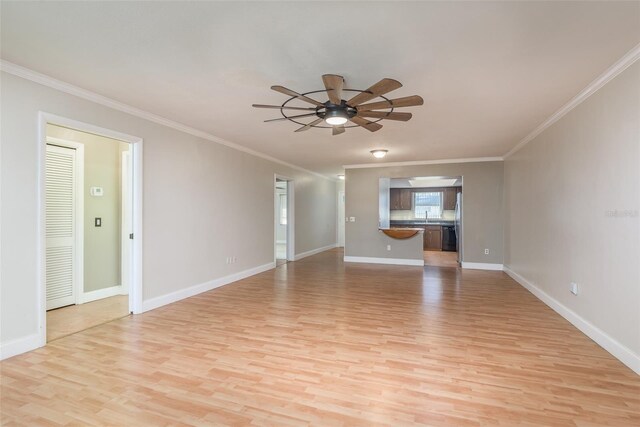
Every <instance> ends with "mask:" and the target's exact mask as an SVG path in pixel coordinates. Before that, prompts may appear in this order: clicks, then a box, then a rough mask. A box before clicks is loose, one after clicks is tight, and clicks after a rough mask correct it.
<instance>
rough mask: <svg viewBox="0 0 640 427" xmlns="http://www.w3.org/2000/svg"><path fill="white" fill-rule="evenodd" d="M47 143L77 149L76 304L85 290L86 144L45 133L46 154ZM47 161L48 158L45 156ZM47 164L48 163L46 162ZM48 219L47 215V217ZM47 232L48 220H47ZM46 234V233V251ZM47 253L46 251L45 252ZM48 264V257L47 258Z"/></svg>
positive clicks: (74, 223) (74, 208)
mask: <svg viewBox="0 0 640 427" xmlns="http://www.w3.org/2000/svg"><path fill="white" fill-rule="evenodd" d="M47 145H54V146H58V147H63V148H69V149H72V150H75V151H76V155H75V160H74V161H75V165H74V168H75V171H74V176H73V179H74V181H75V182H74V185H75V191H74V192H75V194H74V199H75V204H74V207H73V210H74V221H73V228H74V230H73V234H74V236H75V239H74V242H73V244H74V251H75V252H74V254H73V279H74V280H73V297H74V298H73V299H74V302H75V303H76V304H79V303H80V302H81V296H82V294H83V292H84V144H81V143H79V142H74V141H67V140H66V139H61V138H55V137H52V136H46V135H45V156H46V150H47V147H46V146H47ZM45 162H46V158H45ZM45 166H46V163H45ZM45 212H46V193H45ZM45 221H46V217H45ZM45 233H46V222H45ZM46 244H47V242H46V235H45V251H46ZM45 255H46V253H45ZM45 266H46V259H45ZM46 285H47V283H46V277H45V310H46V305H47V301H46Z"/></svg>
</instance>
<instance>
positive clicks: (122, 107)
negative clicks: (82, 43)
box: [0, 59, 337, 181]
mask: <svg viewBox="0 0 640 427" xmlns="http://www.w3.org/2000/svg"><path fill="white" fill-rule="evenodd" d="M0 70H2V71H4V72H6V73H9V74H13V75H14V76H17V77H21V78H23V79H26V80H30V81H32V82H35V83H38V84H41V85H44V86H47V87H50V88H53V89H56V90H59V91H61V92H65V93H68V94H70V95H73V96H77V97H78V98H82V99H86V100H88V101H91V102H95V103H96V104H100V105H104V106H105V107H109V108H112V109H114V110H118V111H122V112H124V113H127V114H131V115H132V116H136V117H140V118H143V119H145V120H149V121H150V122H154V123H158V124H160V125H163V126H167V127H170V128H172V129H176V130H178V131H180V132H184V133H188V134H189V135H193V136H196V137H198V138H202V139H206V140H208V141H212V142H215V143H217V144H221V145H224V146H226V147H230V148H233V149H235V150H238V151H242V152H244V153H248V154H251V155H253V156H256V157H260V158H262V159H265V160H269V161H271V162H274V163H279V164H281V165H284V166H288V167H290V168H293V169H297V170H299V171H302V172H306V173H310V174H312V175H315V176H318V177H320V178H324V179H327V180H329V181H337V178H331V177H328V176H326V175H322V174H320V173H318V172H314V171H311V170H309V169H305V168H303V167H300V166H297V165H294V164H292V163H288V162H285V161H282V160H279V159H276V158H275V157H271V156H269V155H267V154H264V153H261V152H259V151H255V150H252V149H250V148H247V147H244V146H242V145H239V144H236V143H234V142H231V141H227V140H226V139H223V138H220V137H218V136H215V135H212V134H210V133H207V132H203V131H201V130H198V129H195V128H192V127H190V126H187V125H183V124H182V123H178V122H175V121H173V120H169V119H166V118H164V117H161V116H158V115H156V114H153V113H150V112H148V111H144V110H141V109H139V108H136V107H132V106H130V105H127V104H125V103H122V102H119V101H116V100H114V99H111V98H107V97H106V96H102V95H98V94H97V93H94V92H91V91H89V90H86V89H82V88H80V87H78V86H74V85H72V84H69V83H66V82H63V81H61V80H58V79H54V78H53V77H49V76H47V75H45V74H42V73H38V72H37V71H33V70H31V69H29V68H25V67H22V66H20V65H17V64H14V63H12V62H9V61H5V60H4V59H3V60H0Z"/></svg>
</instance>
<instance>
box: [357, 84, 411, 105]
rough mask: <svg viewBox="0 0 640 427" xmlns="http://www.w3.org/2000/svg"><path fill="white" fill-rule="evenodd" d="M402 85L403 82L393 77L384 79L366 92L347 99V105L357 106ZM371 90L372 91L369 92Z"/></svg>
mask: <svg viewBox="0 0 640 427" xmlns="http://www.w3.org/2000/svg"><path fill="white" fill-rule="evenodd" d="M401 87H402V83H400V82H399V81H397V80H393V79H382V80H380V81H379V82H378V83H376V84H374V85H373V86H371V87H370V88H369V89H367V90H366V91H365V92H360V93H359V94H357V95H356V96H354V97H353V98H351V99H350V100H348V101H347V105H349V106H350V107H355V106H356V105H359V104H362V103H363V102H367V101H368V100H370V99H373V98H376V97H378V96H380V95H384V94H385V93H389V92H391V91H392V90H396V89H399V88H401ZM369 92H370V93H369Z"/></svg>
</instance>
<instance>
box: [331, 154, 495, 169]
mask: <svg viewBox="0 0 640 427" xmlns="http://www.w3.org/2000/svg"><path fill="white" fill-rule="evenodd" d="M503 160H504V158H502V157H469V158H464V159H443V160H415V161H408V162H387V163H362V164H357V165H344V166H342V167H343V168H345V169H366V168H390V167H395V166H419V165H446V164H454V163H478V162H501V161H503Z"/></svg>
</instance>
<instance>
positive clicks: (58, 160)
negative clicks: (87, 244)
mask: <svg viewBox="0 0 640 427" xmlns="http://www.w3.org/2000/svg"><path fill="white" fill-rule="evenodd" d="M76 173H77V171H76V150H74V149H71V148H63V147H57V146H54V145H48V144H47V156H46V173H45V191H46V242H47V250H46V272H47V273H46V283H47V310H51V309H54V308H58V307H63V306H65V305H70V304H75V303H76V295H75V294H76V291H75V289H76V281H77V280H78V278H77V277H76V274H75V271H76V269H75V268H74V259H75V255H76V253H75V251H76V236H75V220H76V212H75V210H76V209H75V206H76V200H75V197H76V188H75V186H76Z"/></svg>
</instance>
